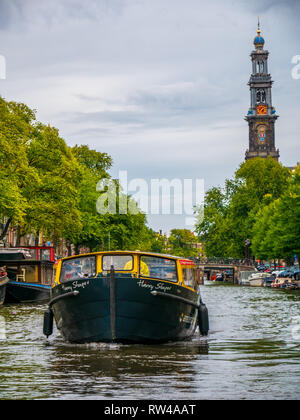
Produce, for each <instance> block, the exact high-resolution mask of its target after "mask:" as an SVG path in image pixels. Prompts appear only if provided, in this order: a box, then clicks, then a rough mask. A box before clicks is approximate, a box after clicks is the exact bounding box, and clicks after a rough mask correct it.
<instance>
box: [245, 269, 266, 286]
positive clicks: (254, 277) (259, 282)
mask: <svg viewBox="0 0 300 420" xmlns="http://www.w3.org/2000/svg"><path fill="white" fill-rule="evenodd" d="M266 277H269V274H268V273H260V272H258V273H257V272H256V273H253V274H251V275H250V277H249V278H248V281H249V283H250V286H251V287H263V285H264V281H265V278H266Z"/></svg>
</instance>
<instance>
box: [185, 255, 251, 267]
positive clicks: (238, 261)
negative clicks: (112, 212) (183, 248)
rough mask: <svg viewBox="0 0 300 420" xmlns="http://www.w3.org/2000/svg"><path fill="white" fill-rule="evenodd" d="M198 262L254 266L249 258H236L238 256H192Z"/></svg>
mask: <svg viewBox="0 0 300 420" xmlns="http://www.w3.org/2000/svg"><path fill="white" fill-rule="evenodd" d="M191 259H192V260H194V261H195V262H196V263H198V264H215V265H237V266H239V265H242V266H254V265H255V264H254V263H253V261H252V260H247V259H243V260H242V259H236V258H217V257H216V258H201V259H200V258H191Z"/></svg>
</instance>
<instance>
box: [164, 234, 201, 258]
mask: <svg viewBox="0 0 300 420" xmlns="http://www.w3.org/2000/svg"><path fill="white" fill-rule="evenodd" d="M197 243H199V239H198V237H197V236H195V235H194V233H193V232H191V231H190V230H189V229H172V230H171V232H170V237H169V240H168V244H169V249H170V252H171V254H173V255H179V256H182V257H196V256H197V255H198V250H197V247H196V246H197Z"/></svg>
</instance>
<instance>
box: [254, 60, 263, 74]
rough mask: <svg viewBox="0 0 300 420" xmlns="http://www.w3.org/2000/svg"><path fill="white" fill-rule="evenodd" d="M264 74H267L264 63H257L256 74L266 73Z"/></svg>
mask: <svg viewBox="0 0 300 420" xmlns="http://www.w3.org/2000/svg"><path fill="white" fill-rule="evenodd" d="M264 72H265V63H264V61H257V62H256V73H264Z"/></svg>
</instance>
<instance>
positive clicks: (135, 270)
mask: <svg viewBox="0 0 300 420" xmlns="http://www.w3.org/2000/svg"><path fill="white" fill-rule="evenodd" d="M104 255H131V256H132V257H133V267H132V270H128V271H125V272H126V273H131V274H132V275H133V276H134V277H140V272H139V265H140V256H149V257H157V258H165V259H170V260H174V261H176V268H177V276H178V277H177V282H174V281H169V280H165V279H157V278H151V277H148V276H147V278H148V279H149V280H156V281H159V282H164V283H170V284H173V285H177V286H178V285H180V286H182V287H184V288H186V289H189V290H191V291H194V292H195V291H197V284H196V280H195V282H194V287H192V286H191V285H187V284H185V282H184V275H183V270H184V269H187V268H189V269H192V270H193V271H194V272H195V270H196V267H195V263H194V261H192V260H189V259H187V258H184V257H177V256H174V255H168V254H158V253H153V252H141V251H102V252H91V253H86V254H80V255H72V256H70V257H65V258H62V259H61V260H59V261H58V262H57V263H56V274H55V281H54V283H53V287H56V286H57V285H59V284H61V282H60V280H59V279H60V274H61V267H62V262H64V261H67V260H72V259H76V258H84V257H92V256H95V257H96V271H97V275H98V274H100V273H102V272H103V270H102V256H104ZM116 272H117V273H122V272H124V271H123V270H116ZM142 277H143V276H142ZM194 278H196V276H194Z"/></svg>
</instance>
